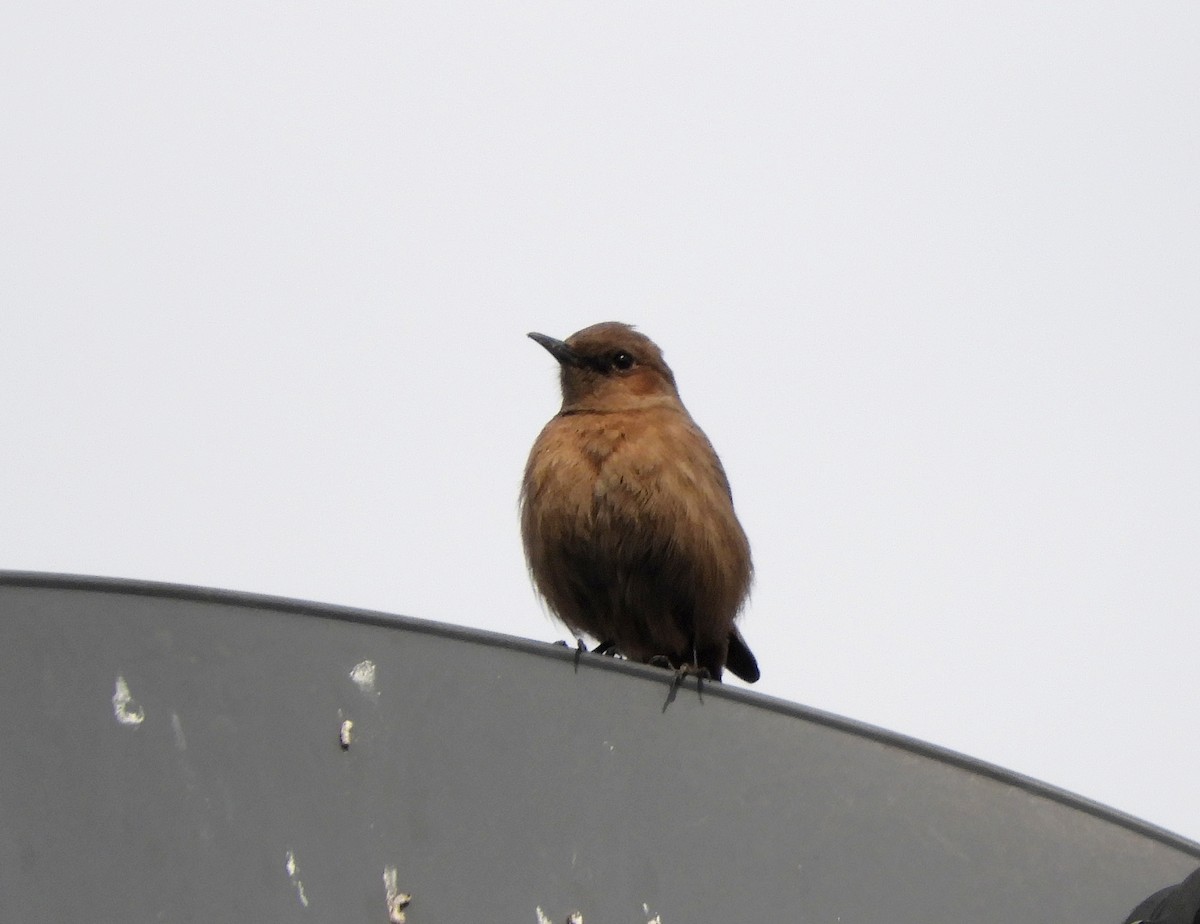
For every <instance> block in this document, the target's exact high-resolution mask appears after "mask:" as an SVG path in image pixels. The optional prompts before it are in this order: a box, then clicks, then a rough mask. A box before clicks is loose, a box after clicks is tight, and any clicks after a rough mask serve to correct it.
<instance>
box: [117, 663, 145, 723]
mask: <svg viewBox="0 0 1200 924" xmlns="http://www.w3.org/2000/svg"><path fill="white" fill-rule="evenodd" d="M112 705H113V715H115V716H116V717H117V721H118V722H120V723H121V724H122V725H133V726H135V727H136V726H138V725H141V724H142V723H143V722H144V721H146V712H145V710H143V709H142V706H141V704H140V703H139V702H138V701H137V700H136V699H134V698H133V697H132V696H131V695H130V693H129V684H127V683H126V682H125V678H124V677H122V676H121V675H120V674H118V675H117V689H116V692H114V693H113V698H112Z"/></svg>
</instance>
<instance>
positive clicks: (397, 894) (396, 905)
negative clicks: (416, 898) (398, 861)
mask: <svg viewBox="0 0 1200 924" xmlns="http://www.w3.org/2000/svg"><path fill="white" fill-rule="evenodd" d="M383 890H384V892H385V893H386V895H387V909H388V920H389V921H390V922H391V924H404V922H405V921H406V920H407V918H406V916H405V914H404V909H405V908H407V907H408V906H409V905H410V904H411V903H412V896H411V895H409V894H408V893H407V892H401V891H400V888H399V886H397V885H396V867H394V866H385V867H384V868H383Z"/></svg>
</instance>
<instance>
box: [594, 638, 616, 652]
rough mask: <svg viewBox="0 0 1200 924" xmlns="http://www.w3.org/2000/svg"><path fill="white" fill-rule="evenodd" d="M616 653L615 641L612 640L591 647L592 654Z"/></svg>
mask: <svg viewBox="0 0 1200 924" xmlns="http://www.w3.org/2000/svg"><path fill="white" fill-rule="evenodd" d="M616 653H617V643H616V642H613V641H608V642H601V643H600V644H599V645H597V646H596V647H595V648H593V649H592V654H598V655H615V654H616Z"/></svg>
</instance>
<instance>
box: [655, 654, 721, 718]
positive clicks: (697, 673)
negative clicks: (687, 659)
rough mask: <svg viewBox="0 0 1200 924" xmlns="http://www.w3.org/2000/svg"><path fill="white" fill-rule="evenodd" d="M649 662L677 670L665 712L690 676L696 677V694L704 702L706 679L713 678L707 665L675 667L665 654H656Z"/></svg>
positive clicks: (668, 692)
mask: <svg viewBox="0 0 1200 924" xmlns="http://www.w3.org/2000/svg"><path fill="white" fill-rule="evenodd" d="M646 663H647V664H656V665H658V666H659V667H666V668H668V669H670V670H673V671H674V672H675V674H674V676H673V677H672V678H671V688H670V690H668V691H667V701H666V702H665V703H663V712H666V711H667V707H668V706H669V705H671V703H673V702H675V694H677V693H678V692H679V688H680V687H682V686H683V681H684V680H686V679H687V678H688V677H695V678H696V696H697V697H699V699H700V701H701V702H704V681H706V680H712V673H711V672H710V671H709V669H708V668H707V667H701V666H699V665H698V664H681V665H679V666H678V667H675V665H673V664H672V663H671V660H670V659H669V658H667V657H665V656H664V655H655V656H654V657H653V658H651V659H650V660H649V661H647V662H646Z"/></svg>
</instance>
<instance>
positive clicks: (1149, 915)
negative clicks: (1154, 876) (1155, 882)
mask: <svg viewBox="0 0 1200 924" xmlns="http://www.w3.org/2000/svg"><path fill="white" fill-rule="evenodd" d="M1123 924H1200V869H1197V870H1196V871H1195V872H1194V873H1192V875H1190V876H1188V877H1187V879H1185V880H1183V882H1181V883H1179V885H1173V886H1167V887H1166V888H1165V889H1159V890H1158V891H1157V892H1155V893H1154V894H1153V895H1151V896H1150V897H1149V898H1147V899H1146V900H1145V901H1144V902H1142V903H1141V904H1140V905H1138V906H1137V907H1136V908H1134V909H1133V910H1132V911H1131V912H1129V917H1127V918H1126V919H1125V921H1124V922H1123Z"/></svg>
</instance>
